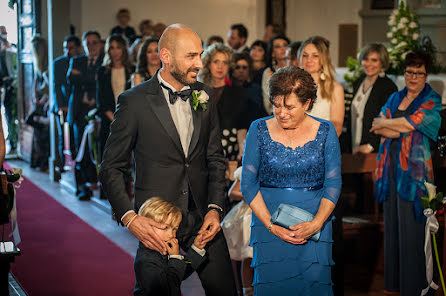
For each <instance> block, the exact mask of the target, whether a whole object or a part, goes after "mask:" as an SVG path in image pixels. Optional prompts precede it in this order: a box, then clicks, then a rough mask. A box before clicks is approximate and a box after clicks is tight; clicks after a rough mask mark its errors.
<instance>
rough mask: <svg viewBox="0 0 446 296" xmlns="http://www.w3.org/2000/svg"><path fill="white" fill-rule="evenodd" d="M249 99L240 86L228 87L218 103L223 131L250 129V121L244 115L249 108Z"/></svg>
mask: <svg viewBox="0 0 446 296" xmlns="http://www.w3.org/2000/svg"><path fill="white" fill-rule="evenodd" d="M247 101H248V99H247V97H246V95H245V92H244V89H243V88H242V87H240V86H236V85H234V86H229V85H226V86H225V87H224V89H223V93H222V95H221V97H220V99H219V100H218V102H217V110H218V117H219V118H220V128H221V129H222V130H223V129H232V128H237V129H248V128H249V124H250V122H249V120H248V118H247V116H246V114H244V112H245V111H246V106H247Z"/></svg>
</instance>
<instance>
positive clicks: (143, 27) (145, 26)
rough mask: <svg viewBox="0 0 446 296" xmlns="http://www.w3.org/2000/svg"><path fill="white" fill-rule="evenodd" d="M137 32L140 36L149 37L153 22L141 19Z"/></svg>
mask: <svg viewBox="0 0 446 296" xmlns="http://www.w3.org/2000/svg"><path fill="white" fill-rule="evenodd" d="M138 28H139V32H140V33H141V37H142V38H150V37H152V35H153V24H152V21H151V20H142V21H141V22H140V23H139V26H138Z"/></svg>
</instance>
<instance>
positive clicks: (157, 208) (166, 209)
mask: <svg viewBox="0 0 446 296" xmlns="http://www.w3.org/2000/svg"><path fill="white" fill-rule="evenodd" d="M138 215H140V216H143V217H146V218H151V219H153V220H155V222H158V223H166V221H167V219H168V218H169V216H171V217H172V221H171V225H170V226H174V225H178V224H179V223H180V222H181V217H182V216H181V210H180V209H179V208H178V207H177V206H175V205H173V204H172V203H170V202H167V201H165V200H163V199H162V198H160V197H151V198H149V199H148V200H146V201H145V202H144V203H143V204H142V206H141V208H140V209H139V211H138Z"/></svg>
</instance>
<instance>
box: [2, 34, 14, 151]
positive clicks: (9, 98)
mask: <svg viewBox="0 0 446 296" xmlns="http://www.w3.org/2000/svg"><path fill="white" fill-rule="evenodd" d="M5 32H6V28H5ZM6 36H7V35H3V34H0V95H2V93H3V106H4V107H5V117H6V118H5V119H6V124H7V126H8V142H9V147H10V149H9V151H8V153H9V154H16V153H17V140H18V138H17V124H16V119H17V118H16V116H14V115H13V112H14V109H16V108H17V96H16V92H15V88H14V81H15V80H16V78H17V70H16V68H17V67H16V57H17V52H16V49H15V48H14V47H12V46H10V44H9V42H8V40H7V39H6Z"/></svg>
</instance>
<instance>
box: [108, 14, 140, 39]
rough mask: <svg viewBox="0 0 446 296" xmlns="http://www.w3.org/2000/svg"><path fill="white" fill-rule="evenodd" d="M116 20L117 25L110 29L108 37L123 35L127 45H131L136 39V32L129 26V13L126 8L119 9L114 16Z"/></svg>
mask: <svg viewBox="0 0 446 296" xmlns="http://www.w3.org/2000/svg"><path fill="white" fill-rule="evenodd" d="M116 19H117V20H118V23H119V24H118V25H117V26H116V27H113V29H111V31H110V35H115V34H117V35H124V36H125V38H127V40H128V42H129V44H132V43H133V41H135V39H136V32H135V29H133V27H130V26H129V21H130V11H129V10H128V9H127V8H122V9H120V10H119V11H118V13H117V14H116Z"/></svg>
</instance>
